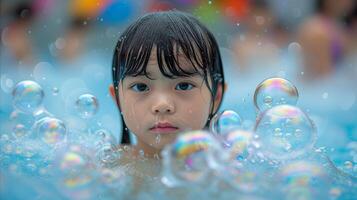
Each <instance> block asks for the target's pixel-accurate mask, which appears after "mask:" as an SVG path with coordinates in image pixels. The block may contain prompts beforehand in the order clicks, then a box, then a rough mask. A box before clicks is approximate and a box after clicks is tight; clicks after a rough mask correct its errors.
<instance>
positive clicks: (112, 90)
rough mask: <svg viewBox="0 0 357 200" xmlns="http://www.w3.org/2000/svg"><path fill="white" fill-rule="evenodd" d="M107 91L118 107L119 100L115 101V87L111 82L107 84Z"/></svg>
mask: <svg viewBox="0 0 357 200" xmlns="http://www.w3.org/2000/svg"><path fill="white" fill-rule="evenodd" d="M109 92H110V96H112V98H113V101H114V102H115V103H116V104H117V106H118V108H119V109H120V105H119V102H118V101H117V99H116V97H115V89H114V86H113V84H110V85H109Z"/></svg>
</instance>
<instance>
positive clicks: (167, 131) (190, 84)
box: [110, 11, 224, 157]
mask: <svg viewBox="0 0 357 200" xmlns="http://www.w3.org/2000/svg"><path fill="white" fill-rule="evenodd" d="M112 75H113V85H112V86H111V87H110V91H111V94H112V96H113V97H114V98H115V100H116V102H117V104H118V107H119V110H120V111H121V112H120V113H121V115H122V120H123V122H122V124H123V136H122V143H123V144H130V138H129V131H130V132H132V133H133V134H135V136H136V138H137V144H136V145H135V146H133V147H132V152H134V154H137V155H138V154H144V155H145V156H148V157H152V156H155V155H160V151H161V150H162V149H163V148H164V146H165V145H166V144H169V143H171V142H173V141H174V139H175V137H176V136H177V134H178V133H180V132H184V131H189V130H198V129H204V128H207V125H208V124H209V121H210V119H211V117H212V116H213V115H214V114H215V113H216V112H217V110H218V108H219V106H220V104H221V102H222V97H223V93H224V76H223V67H222V60H221V56H220V52H219V48H218V44H217V42H216V40H215V38H214V36H213V35H212V33H211V32H210V31H209V30H208V29H207V28H206V27H205V26H204V25H203V24H202V23H200V22H199V21H198V20H197V19H195V18H194V17H193V16H191V15H189V14H186V13H183V12H179V11H167V12H156V13H150V14H147V15H145V16H143V17H141V18H139V19H138V20H137V21H136V22H134V23H133V24H131V25H130V26H129V27H128V28H127V29H126V30H125V31H124V32H123V33H122V35H121V37H120V38H119V41H118V43H117V45H116V48H115V51H114V56H113V66H112Z"/></svg>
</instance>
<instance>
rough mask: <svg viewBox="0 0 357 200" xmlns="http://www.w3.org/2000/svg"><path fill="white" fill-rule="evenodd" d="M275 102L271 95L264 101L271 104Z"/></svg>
mask: <svg viewBox="0 0 357 200" xmlns="http://www.w3.org/2000/svg"><path fill="white" fill-rule="evenodd" d="M272 102H273V98H272V97H271V96H266V97H264V103H266V104H271V103H272Z"/></svg>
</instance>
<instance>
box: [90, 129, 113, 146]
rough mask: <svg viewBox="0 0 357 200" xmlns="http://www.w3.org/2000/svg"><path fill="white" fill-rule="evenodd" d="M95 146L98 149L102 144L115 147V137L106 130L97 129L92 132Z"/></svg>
mask: <svg viewBox="0 0 357 200" xmlns="http://www.w3.org/2000/svg"><path fill="white" fill-rule="evenodd" d="M94 137H95V140H96V142H95V146H96V147H100V146H102V145H104V144H111V145H116V144H117V142H116V139H115V137H114V136H113V135H112V134H111V133H110V132H109V131H108V130H106V129H99V130H96V131H95V132H94Z"/></svg>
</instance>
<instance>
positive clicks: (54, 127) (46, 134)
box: [35, 117, 67, 145]
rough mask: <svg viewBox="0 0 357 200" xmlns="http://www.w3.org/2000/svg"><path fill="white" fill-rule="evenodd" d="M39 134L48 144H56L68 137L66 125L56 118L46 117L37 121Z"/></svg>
mask: <svg viewBox="0 0 357 200" xmlns="http://www.w3.org/2000/svg"><path fill="white" fill-rule="evenodd" d="M35 128H36V132H37V136H38V137H39V138H41V139H42V141H44V142H45V143H46V144H49V145H55V144H58V143H60V142H63V141H64V140H65V139H66V132H67V129H66V126H65V124H64V123H63V122H62V121H61V120H59V119H56V118H51V117H45V118H43V119H41V120H40V121H38V122H36V125H35Z"/></svg>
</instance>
